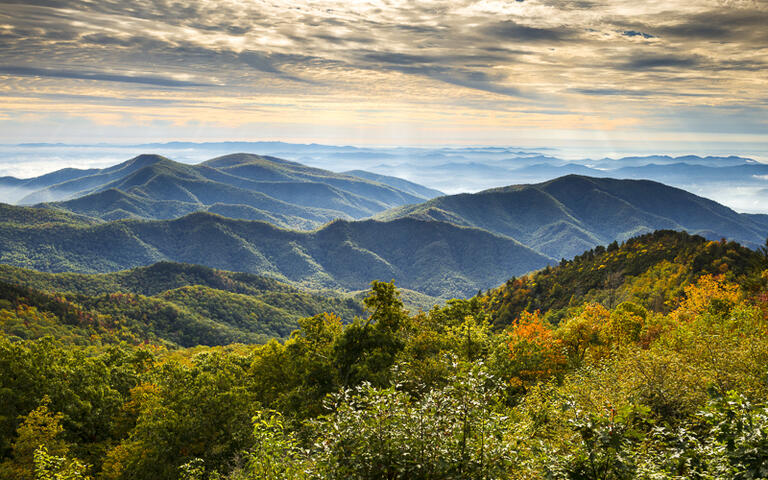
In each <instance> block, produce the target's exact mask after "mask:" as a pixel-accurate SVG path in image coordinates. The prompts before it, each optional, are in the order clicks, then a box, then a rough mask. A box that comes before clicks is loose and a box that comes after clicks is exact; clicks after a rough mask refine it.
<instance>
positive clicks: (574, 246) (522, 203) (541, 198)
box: [376, 175, 768, 259]
mask: <svg viewBox="0 0 768 480" xmlns="http://www.w3.org/2000/svg"><path fill="white" fill-rule="evenodd" d="M403 217H410V218H418V219H421V220H437V221H445V222H451V223H455V224H456V225H464V226H471V227H477V228H482V229H485V230H488V231H490V232H494V233H497V234H501V235H506V236H509V237H511V238H514V239H516V240H518V241H520V242H521V243H523V244H525V245H527V246H529V247H531V248H533V249H534V250H536V251H538V252H540V253H542V254H544V255H547V256H550V257H554V258H558V259H560V258H571V257H573V256H575V255H578V254H580V253H581V252H583V251H584V250H588V249H590V248H593V247H595V246H597V245H607V244H608V243H611V242H613V241H614V240H618V241H624V240H627V239H628V238H631V237H633V236H636V235H639V234H642V233H648V232H652V231H654V230H659V229H673V230H686V231H688V232H689V233H693V234H701V235H703V236H705V237H707V238H709V239H714V240H719V239H720V238H726V239H730V240H736V241H738V242H741V243H742V244H745V245H747V246H751V247H757V246H761V245H762V244H763V241H764V239H765V237H766V235H768V231H766V226H765V223H764V221H763V220H761V218H759V216H754V215H745V214H739V213H736V212H735V211H733V210H731V209H729V208H727V207H724V206H723V205H720V204H718V203H716V202H713V201H711V200H708V199H706V198H702V197H699V196H696V195H693V194H691V193H688V192H686V191H684V190H680V189H678V188H673V187H669V186H666V185H663V184H661V183H656V182H651V181H647V180H616V179H611V178H592V177H584V176H578V175H568V176H565V177H560V178H556V179H554V180H551V181H548V182H544V183H540V184H534V185H513V186H509V187H503V188H494V189H491V190H485V191H483V192H479V193H475V194H460V195H450V196H444V197H438V198H435V199H433V200H429V201H427V202H424V203H421V204H417V205H409V206H404V207H399V208H394V209H392V210H389V211H386V212H383V213H381V214H379V215H377V217H376V218H380V219H382V220H392V219H395V218H403Z"/></svg>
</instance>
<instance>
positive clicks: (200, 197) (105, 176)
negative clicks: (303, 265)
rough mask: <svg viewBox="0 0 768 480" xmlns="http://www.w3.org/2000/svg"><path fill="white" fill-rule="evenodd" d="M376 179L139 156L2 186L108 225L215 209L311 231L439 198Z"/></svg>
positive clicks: (250, 160)
mask: <svg viewBox="0 0 768 480" xmlns="http://www.w3.org/2000/svg"><path fill="white" fill-rule="evenodd" d="M361 175H365V172H362V173H361ZM373 176H374V177H376V178H375V179H367V178H363V177H362V176H353V175H346V174H338V173H334V172H330V171H327V170H321V169H317V168H312V167H307V166H305V165H302V164H299V163H296V162H291V161H287V160H282V159H279V158H275V157H267V156H259V155H253V154H231V155H225V156H222V157H218V158H214V159H212V160H209V161H206V162H203V163H200V164H197V165H190V164H184V163H178V162H174V161H172V160H170V159H167V158H165V157H162V156H159V155H139V156H137V157H135V158H133V159H131V160H128V161H126V162H123V163H121V164H118V165H115V166H112V167H109V168H105V169H100V170H92V169H91V170H76V169H66V170H65V171H60V172H54V173H51V174H48V175H44V176H41V177H37V178H32V179H26V180H19V179H15V178H12V177H5V178H3V179H0V185H2V186H3V191H4V192H5V193H6V195H7V196H8V197H9V198H10V197H14V196H21V197H20V199H19V203H20V204H25V205H32V204H41V206H45V207H49V208H56V209H61V210H66V211H70V212H73V213H80V214H84V215H89V216H92V217H95V218H100V219H103V220H107V221H109V220H118V219H122V218H144V219H171V218H178V217H181V216H183V215H186V214H189V213H193V212H198V211H210V212H213V213H221V214H223V215H226V216H230V217H233V218H243V219H249V220H264V221H269V222H271V223H273V224H275V225H277V226H280V227H284V228H297V229H305V230H306V229H312V228H316V227H318V226H320V225H322V224H324V223H326V222H328V221H331V220H333V219H336V218H343V219H356V218H363V217H368V216H370V215H372V214H374V213H377V212H380V211H383V210H386V209H388V208H391V207H393V206H397V205H404V204H408V203H414V202H420V201H423V200H425V199H427V198H431V197H433V196H436V195H439V194H440V192H438V191H435V190H430V189H427V188H425V187H421V186H420V185H417V184H414V183H412V182H407V181H403V180H399V179H394V178H390V177H385V176H376V175H373ZM396 183H397V184H399V185H400V186H401V187H403V188H404V189H400V188H398V187H397V186H393V185H394V184H396Z"/></svg>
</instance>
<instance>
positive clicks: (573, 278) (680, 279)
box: [483, 230, 768, 325]
mask: <svg viewBox="0 0 768 480" xmlns="http://www.w3.org/2000/svg"><path fill="white" fill-rule="evenodd" d="M765 248H768V245H767V246H766V247H764V248H763V249H761V250H760V251H754V250H750V249H748V248H746V247H743V246H741V245H739V244H738V243H735V242H726V241H709V240H706V239H704V238H703V237H700V236H698V235H690V234H688V233H686V232H677V231H671V230H660V231H656V232H654V233H650V234H646V235H641V236H639V237H634V238H631V239H629V240H627V241H626V242H624V243H622V244H621V245H620V244H619V243H618V242H613V243H611V244H609V245H608V246H607V247H605V246H598V247H597V248H594V249H592V250H588V251H586V252H584V253H583V254H581V255H577V256H576V257H575V258H573V260H563V261H561V262H560V265H559V266H557V267H554V268H549V267H548V268H545V269H543V270H540V271H537V272H534V273H531V274H528V275H524V276H521V277H519V278H511V279H509V280H507V281H506V282H505V283H504V284H503V285H501V286H500V287H498V288H495V289H492V290H490V291H488V292H487V294H486V295H485V296H484V297H483V301H484V303H485V304H486V305H487V308H488V311H489V313H490V314H491V316H492V318H493V319H494V323H495V324H498V325H508V324H510V323H512V322H513V321H514V319H515V318H517V317H518V316H519V315H520V314H521V313H522V312H524V311H527V312H534V311H540V312H541V313H542V314H546V316H547V317H548V318H549V319H550V320H551V321H554V322H557V321H558V319H559V318H561V317H563V316H566V315H567V314H568V312H569V311H571V310H572V309H573V308H574V307H578V306H579V305H582V304H583V303H585V302H599V303H601V304H603V305H605V306H607V307H609V308H612V307H615V306H616V305H619V304H620V303H622V302H625V301H630V302H634V303H636V304H638V305H641V306H642V307H644V308H647V309H651V310H654V311H658V312H668V311H670V310H673V309H674V308H676V307H677V306H678V301H679V299H680V298H681V297H682V295H683V291H684V289H685V287H686V286H688V285H689V284H690V283H691V282H693V281H694V280H695V279H696V278H699V277H700V276H701V275H704V274H710V275H724V276H725V278H728V279H730V280H732V281H735V282H738V283H740V284H742V285H743V286H744V287H747V288H750V289H751V288H753V285H751V284H750V283H749V282H748V281H747V280H746V279H748V278H751V277H752V276H754V275H755V274H756V272H759V271H760V269H761V268H762V266H763V265H764V263H765Z"/></svg>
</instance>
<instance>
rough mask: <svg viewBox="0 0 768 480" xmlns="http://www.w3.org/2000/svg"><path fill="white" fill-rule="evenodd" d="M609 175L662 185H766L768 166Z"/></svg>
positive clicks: (666, 168) (652, 168)
mask: <svg viewBox="0 0 768 480" xmlns="http://www.w3.org/2000/svg"><path fill="white" fill-rule="evenodd" d="M610 175H611V176H612V177H619V178H653V179H654V180H657V181H660V182H672V183H681V184H684V183H687V184H695V183H712V182H715V183H721V182H734V181H742V182H747V181H751V182H752V183H763V184H764V180H763V179H762V178H761V177H765V176H767V175H768V165H765V164H762V163H749V164H744V165H734V166H709V165H697V164H691V163H685V162H679V163H670V164H648V165H643V166H637V167H623V168H618V169H615V170H611V171H610Z"/></svg>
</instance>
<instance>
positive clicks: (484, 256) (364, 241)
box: [0, 207, 552, 298]
mask: <svg viewBox="0 0 768 480" xmlns="http://www.w3.org/2000/svg"><path fill="white" fill-rule="evenodd" d="M5 210H8V211H11V212H13V211H19V210H21V211H26V210H27V209H26V208H25V207H6V208H5ZM20 217H21V218H24V216H23V215H21V214H14V215H13V218H14V219H18V218H20ZM78 218H79V217H75V216H72V218H69V219H68V220H69V221H60V222H58V223H50V224H42V225H41V224H37V223H35V222H29V223H23V222H19V221H18V220H14V221H13V222H6V221H4V219H0V263H6V264H10V265H15V266H20V267H25V268H33V269H36V270H42V271H49V272H66V271H72V272H82V273H103V272H111V271H116V270H122V269H126V268H132V267H137V266H143V265H149V264H152V263H155V262H158V261H162V260H171V261H176V262H184V263H195V264H203V265H207V266H210V267H215V268H220V269H224V270H237V271H244V272H252V273H259V274H264V275H269V276H271V277H273V278H277V279H279V280H282V281H286V282H290V283H292V284H294V285H299V286H303V287H308V288H315V289H339V290H345V291H356V290H361V289H365V288H367V286H368V284H369V283H370V282H371V281H372V280H376V279H379V280H391V279H394V280H395V281H396V282H397V284H398V285H400V286H402V287H403V288H407V289H411V290H415V291H417V292H420V293H423V294H426V295H429V296H433V297H441V298H450V297H454V296H466V295H469V294H473V293H476V292H477V290H478V289H486V288H489V287H492V286H494V285H497V284H498V283H500V282H501V281H503V280H505V279H506V278H508V277H509V276H510V275H516V274H521V273H525V272H528V271H530V270H533V269H536V268H540V267H542V266H544V265H546V264H547V263H549V262H551V261H552V259H550V258H548V257H546V256H544V255H541V254H539V253H536V252H534V251H533V250H531V249H530V248H528V247H526V246H524V245H521V244H520V243H519V242H517V241H516V240H513V239H511V238H507V237H502V236H499V235H495V234H492V233H489V232H486V231H483V230H480V229H476V228H466V227H459V226H456V225H452V224H450V223H445V222H434V221H421V220H416V219H410V218H406V219H399V220H396V221H391V222H380V221H374V220H366V221H357V222H349V221H344V220H337V221H335V222H332V223H330V224H328V225H326V226H325V227H323V228H321V229H319V230H315V231H311V232H298V231H290V230H284V229H280V228H277V227H275V226H273V225H271V224H268V223H264V222H257V221H245V220H234V219H230V218H224V217H221V216H218V215H213V214H210V213H194V214H190V215H187V216H185V217H182V218H180V219H176V220H163V221H160V220H158V221H137V220H123V221H115V222H109V223H102V224H96V225H92V224H88V223H86V222H80V223H77V221H78Z"/></svg>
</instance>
